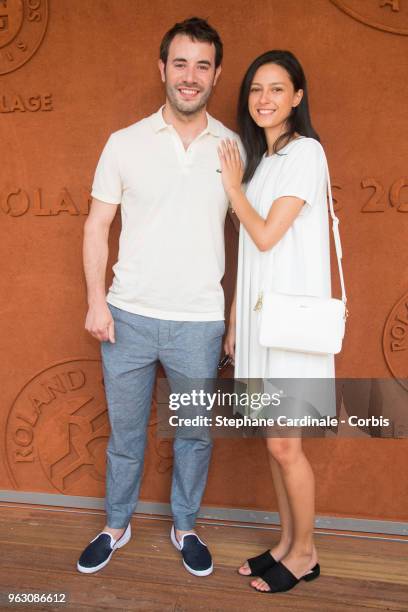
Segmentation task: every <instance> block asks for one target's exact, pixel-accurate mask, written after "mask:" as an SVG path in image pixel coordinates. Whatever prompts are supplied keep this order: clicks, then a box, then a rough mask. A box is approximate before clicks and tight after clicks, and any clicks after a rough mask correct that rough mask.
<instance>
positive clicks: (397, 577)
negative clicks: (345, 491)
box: [0, 504, 408, 612]
mask: <svg viewBox="0 0 408 612" xmlns="http://www.w3.org/2000/svg"><path fill="white" fill-rule="evenodd" d="M170 526H171V522H170V520H169V519H166V518H162V517H135V518H134V519H133V520H132V530H133V537H132V540H131V541H130V542H129V543H128V544H127V545H126V547H124V548H123V549H121V550H119V551H117V552H116V553H115V554H114V556H113V558H112V560H111V562H110V563H109V565H107V566H106V567H105V568H104V569H103V570H101V571H100V572H98V573H97V574H92V575H84V574H80V573H79V572H78V571H77V570H76V561H77V558H78V555H79V554H80V552H81V550H82V549H83V548H84V546H85V545H86V544H87V543H88V542H89V541H90V540H91V539H92V538H94V537H95V535H96V534H97V533H98V531H100V530H101V528H102V527H103V514H102V512H99V511H77V510H64V509H57V508H48V509H47V508H37V507H30V506H26V505H10V504H0V549H1V552H2V554H1V556H0V593H2V596H0V597H2V599H0V610H7V609H12V608H11V607H8V606H7V603H6V602H7V601H8V599H7V596H8V593H17V592H20V593H21V592H23V593H53V594H57V593H66V594H67V595H66V597H67V601H68V603H66V604H55V603H54V604H46V605H45V604H36V605H33V604H31V605H25V606H23V605H22V604H15V605H14V609H25V610H27V609H30V610H48V611H49V610H63V609H64V610H75V611H77V610H88V611H90V610H158V611H160V612H164V611H168V610H169V611H170V610H174V611H176V610H177V611H190V610H191V611H193V610H206V611H218V610H219V611H222V612H224V611H229V610H231V611H232V610H234V611H237V610H238V611H239V610H243V611H247V610H251V611H252V610H254V611H257V610H271V609H274V610H285V611H291V610H301V611H302V612H306V611H309V610H310V611H311V610H313V611H319V612H331V611H333V612H334V611H336V612H351V611H369V610H381V611H383V610H405V611H408V540H403V539H401V540H400V541H393V540H390V539H387V538H378V539H375V538H367V537H365V536H363V537H356V535H354V536H351V534H342V535H327V534H324V533H319V532H317V533H316V546H317V549H318V552H319V561H320V565H321V568H322V573H321V576H320V578H319V579H318V580H316V581H313V582H310V583H305V582H302V583H300V584H299V585H298V586H297V587H296V588H295V589H293V590H292V591H291V592H289V593H282V594H278V595H271V594H261V593H256V592H254V591H253V590H252V589H251V588H250V587H249V585H248V582H249V580H248V579H247V578H243V577H240V576H239V575H238V574H237V573H236V567H237V565H238V564H239V563H240V562H241V561H242V560H244V559H245V558H247V557H248V556H253V555H254V554H257V553H258V552H262V551H263V550H265V548H266V547H267V546H268V545H271V544H272V543H273V542H274V541H276V540H277V537H278V531H277V530H276V529H271V528H265V527H259V526H252V527H248V526H244V525H242V524H241V525H226V524H222V525H220V524H214V523H208V522H207V523H204V524H203V523H201V524H200V525H199V526H198V532H199V535H200V537H201V538H202V539H204V540H205V541H206V542H207V543H208V544H209V545H210V548H211V551H212V554H213V558H214V562H215V571H214V573H213V574H212V575H211V576H209V577H206V578H197V577H194V576H191V575H190V574H188V573H187V572H186V571H185V570H184V568H183V566H182V565H181V561H180V557H179V553H178V552H177V551H176V550H175V549H174V548H173V546H172V544H171V543H170V540H169V530H170Z"/></svg>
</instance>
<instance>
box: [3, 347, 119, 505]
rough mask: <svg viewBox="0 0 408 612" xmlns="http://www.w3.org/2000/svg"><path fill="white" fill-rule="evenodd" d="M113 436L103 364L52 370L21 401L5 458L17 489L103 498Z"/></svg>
mask: <svg viewBox="0 0 408 612" xmlns="http://www.w3.org/2000/svg"><path fill="white" fill-rule="evenodd" d="M109 433H110V428H109V421H108V414H107V409H106V401H105V392H104V387H103V383H102V370H101V364H100V361H99V360H93V359H77V360H69V361H65V362H62V363H59V364H56V365H54V366H51V367H48V368H46V369H45V370H43V371H42V372H40V373H39V374H37V375H36V376H34V378H32V379H31V380H30V381H29V382H28V383H27V384H26V385H25V386H24V387H23V388H22V389H21V391H20V393H19V394H18V395H17V397H16V399H15V401H14V403H13V405H12V407H11V410H10V413H9V415H8V419H7V426H6V445H5V446H6V456H7V464H8V467H9V471H10V476H11V478H12V481H13V483H14V486H15V487H16V488H19V489H22V490H26V491H33V490H49V489H50V484H51V485H52V487H53V488H54V489H55V490H57V491H60V492H61V493H69V494H72V495H83V494H84V491H86V492H87V494H88V495H95V494H99V495H100V494H101V492H102V491H103V482H104V478H105V448H106V443H107V441H108V437H109Z"/></svg>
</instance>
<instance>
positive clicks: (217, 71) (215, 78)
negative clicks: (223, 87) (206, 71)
mask: <svg viewBox="0 0 408 612" xmlns="http://www.w3.org/2000/svg"><path fill="white" fill-rule="evenodd" d="M220 74H221V66H218V68H217V69H216V71H215V75H214V82H213V87H215V84H216V82H217V81H218V77H219V76H220Z"/></svg>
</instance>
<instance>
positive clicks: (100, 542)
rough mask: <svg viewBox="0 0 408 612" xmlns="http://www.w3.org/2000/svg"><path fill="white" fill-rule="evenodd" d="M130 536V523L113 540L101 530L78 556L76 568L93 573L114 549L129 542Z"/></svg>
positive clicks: (106, 562)
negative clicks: (117, 537) (118, 536)
mask: <svg viewBox="0 0 408 612" xmlns="http://www.w3.org/2000/svg"><path fill="white" fill-rule="evenodd" d="M130 536H131V528H130V523H129V525H128V526H127V527H126V529H125V531H124V533H123V535H121V537H120V538H119V539H118V540H115V538H114V537H113V536H112V535H111V534H110V533H107V532H106V531H102V532H101V533H99V534H98V535H97V536H96V538H94V539H93V540H91V542H90V543H89V544H88V546H87V547H86V548H85V550H84V551H83V553H82V555H81V556H80V557H79V561H78V563H77V570H78V571H79V572H82V573H83V574H93V573H94V572H97V571H99V570H100V569H102V568H103V567H105V565H107V564H108V563H109V561H110V559H111V557H112V555H113V553H114V551H115V550H117V549H118V548H122V546H125V544H127V543H128V542H129V540H130Z"/></svg>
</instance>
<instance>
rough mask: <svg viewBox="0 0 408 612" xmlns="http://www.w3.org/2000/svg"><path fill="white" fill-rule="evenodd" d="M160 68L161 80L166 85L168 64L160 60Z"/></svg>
mask: <svg viewBox="0 0 408 612" xmlns="http://www.w3.org/2000/svg"><path fill="white" fill-rule="evenodd" d="M158 66H159V70H160V76H161V80H162V81H163V83H165V82H166V64H165V63H164V62H163V60H161V59H159V62H158Z"/></svg>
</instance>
